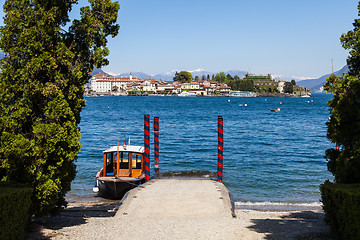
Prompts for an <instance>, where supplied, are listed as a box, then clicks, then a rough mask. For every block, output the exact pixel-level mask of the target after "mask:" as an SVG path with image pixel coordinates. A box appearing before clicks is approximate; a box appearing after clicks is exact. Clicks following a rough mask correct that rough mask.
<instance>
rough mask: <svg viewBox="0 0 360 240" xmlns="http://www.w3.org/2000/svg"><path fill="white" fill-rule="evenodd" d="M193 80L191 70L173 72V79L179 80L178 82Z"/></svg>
mask: <svg viewBox="0 0 360 240" xmlns="http://www.w3.org/2000/svg"><path fill="white" fill-rule="evenodd" d="M192 80H193V77H192V75H191V72H187V71H181V72H180V73H177V72H176V73H175V77H174V81H177V82H180V83H191V82H192Z"/></svg>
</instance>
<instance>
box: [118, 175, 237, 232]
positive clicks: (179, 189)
mask: <svg viewBox="0 0 360 240" xmlns="http://www.w3.org/2000/svg"><path fill="white" fill-rule="evenodd" d="M115 218H118V220H119V221H120V222H121V223H122V224H121V228H122V230H121V237H122V239H126V238H128V237H129V238H131V239H134V237H135V239H137V238H136V236H139V239H140V236H143V237H145V238H147V237H150V236H151V237H150V238H149V239H170V238H171V239H188V238H189V237H190V236H191V238H192V239H196V238H198V239H204V238H207V237H206V236H208V237H209V238H211V239H215V238H217V239H225V238H224V237H225V235H223V234H225V231H226V235H228V234H230V235H231V233H232V232H234V229H236V228H235V227H234V228H233V224H235V218H234V212H233V206H232V201H231V197H230V195H229V191H228V190H227V188H226V187H225V186H224V185H223V184H222V183H219V182H216V181H214V180H209V179H204V180H201V179H200V180H198V179H154V180H151V181H149V182H147V183H145V184H143V185H141V186H140V187H137V188H135V189H133V190H131V191H130V192H128V194H127V196H126V197H125V199H124V200H123V201H122V204H121V205H120V207H119V209H118V211H117V213H116V215H115ZM154 234H155V235H154ZM204 234H205V235H204ZM234 234H235V232H234ZM229 239H231V237H230V238H229Z"/></svg>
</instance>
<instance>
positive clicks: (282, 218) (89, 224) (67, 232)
mask: <svg viewBox="0 0 360 240" xmlns="http://www.w3.org/2000/svg"><path fill="white" fill-rule="evenodd" d="M119 202H120V201H119V200H117V201H105V202H102V203H101V202H69V204H68V207H67V208H66V209H64V211H63V212H62V213H61V214H60V216H47V217H42V218H35V217H33V218H32V220H31V224H30V227H29V230H28V232H27V235H26V239H29V240H33V239H88V237H89V236H91V238H92V239H100V238H103V237H104V236H111V235H112V233H111V232H110V233H109V232H108V231H115V230H114V228H113V227H111V226H113V225H114V224H120V225H119V228H118V229H117V230H116V232H119V231H120V232H121V233H122V234H125V235H126V233H123V232H122V231H123V230H121V223H122V221H123V220H124V219H123V220H121V219H122V218H121V217H120V218H119V216H115V214H116V212H117V211H116V208H117V205H118V204H119ZM235 214H236V217H235V218H233V219H232V220H231V219H230V220H228V221H229V222H228V223H227V224H226V229H222V230H221V231H220V232H221V234H220V235H219V232H216V233H217V234H218V235H219V236H220V238H219V239H322V240H324V239H331V233H330V228H329V227H328V226H327V225H326V224H325V222H324V212H323V211H322V209H321V208H320V209H319V208H318V209H311V208H310V209H302V210H274V209H272V210H270V209H267V210H264V209H262V210H256V209H242V208H241V209H239V208H235ZM119 220H120V222H119ZM124 221H125V220H124ZM203 221H205V223H206V224H209V223H208V222H207V221H209V220H208V219H207V220H202V219H199V220H198V221H196V224H201V223H202V222H203ZM211 221H214V222H215V223H214V224H220V223H222V222H223V221H224V219H221V218H220V219H213V220H211ZM219 221H220V222H219ZM126 224H127V223H126ZM147 224H150V225H151V224H152V223H151V222H150V223H149V222H147ZM173 224H176V225H177V224H180V225H181V226H182V228H186V230H185V229H183V230H184V231H186V232H189V231H190V232H191V231H192V230H191V228H193V227H194V228H197V227H198V226H193V224H194V223H193V222H192V223H191V224H189V223H187V222H186V221H185V223H183V222H182V221H181V220H179V219H178V220H176V219H175V221H174V223H173ZM168 228H169V229H170V228H171V226H168ZM189 228H190V229H189ZM169 229H163V230H164V231H172V230H169ZM194 230H199V229H194ZM150 231H151V230H150ZM202 231H206V232H205V233H204V235H201V236H203V237H200V239H209V236H211V235H210V234H211V233H208V232H207V231H209V232H211V231H214V229H212V228H209V229H208V230H203V229H202ZM84 233H86V234H85V235H84ZM104 234H105V235H104ZM114 234H115V233H114ZM132 234H134V233H132ZM158 234H159V232H157V231H156V230H155V229H154V230H153V235H150V236H148V239H170V238H172V237H170V236H168V235H167V236H168V237H166V236H163V237H161V236H159V235H158ZM113 236H115V235H113ZM133 236H134V237H135V239H140V238H136V236H135V235H133ZM119 237H120V236H119Z"/></svg>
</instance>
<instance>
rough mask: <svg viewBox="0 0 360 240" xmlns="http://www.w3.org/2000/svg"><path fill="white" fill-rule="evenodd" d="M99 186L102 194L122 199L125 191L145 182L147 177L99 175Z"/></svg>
mask: <svg viewBox="0 0 360 240" xmlns="http://www.w3.org/2000/svg"><path fill="white" fill-rule="evenodd" d="M96 180H97V186H98V188H99V193H100V195H101V196H104V197H108V198H113V199H121V198H122V197H123V196H124V195H125V193H126V192H127V191H129V190H131V189H133V188H135V187H137V186H139V185H141V184H142V183H144V182H145V178H132V177H118V178H117V177H97V178H96Z"/></svg>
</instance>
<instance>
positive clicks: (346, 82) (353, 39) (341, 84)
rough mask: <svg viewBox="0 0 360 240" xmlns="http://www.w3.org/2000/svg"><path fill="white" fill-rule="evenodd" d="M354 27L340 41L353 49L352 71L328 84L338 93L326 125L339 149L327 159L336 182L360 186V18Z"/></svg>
mask: <svg viewBox="0 0 360 240" xmlns="http://www.w3.org/2000/svg"><path fill="white" fill-rule="evenodd" d="M358 8H359V9H360V3H359V6H358ZM359 16H360V12H359ZM353 25H354V29H353V30H352V31H349V32H347V33H346V34H343V35H342V36H341V38H340V40H341V43H342V46H343V47H344V48H345V49H346V50H350V51H349V53H350V55H349V57H348V59H347V63H348V66H349V72H348V73H344V74H343V75H342V76H341V77H337V76H335V75H330V76H329V77H328V78H327V79H326V83H325V85H324V89H325V90H326V91H327V92H330V93H333V94H334V97H333V99H332V100H330V101H329V102H328V105H329V107H330V114H331V115H330V118H329V121H328V122H327V123H326V125H327V138H328V139H329V140H330V141H331V142H332V143H334V144H336V147H335V148H330V149H327V150H326V152H325V158H326V159H327V160H328V164H327V165H328V170H329V171H330V172H331V173H332V174H333V175H334V176H335V182H336V183H360V80H359V78H360V42H359V39H360V29H359V26H360V19H356V20H355V22H354V23H353Z"/></svg>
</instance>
